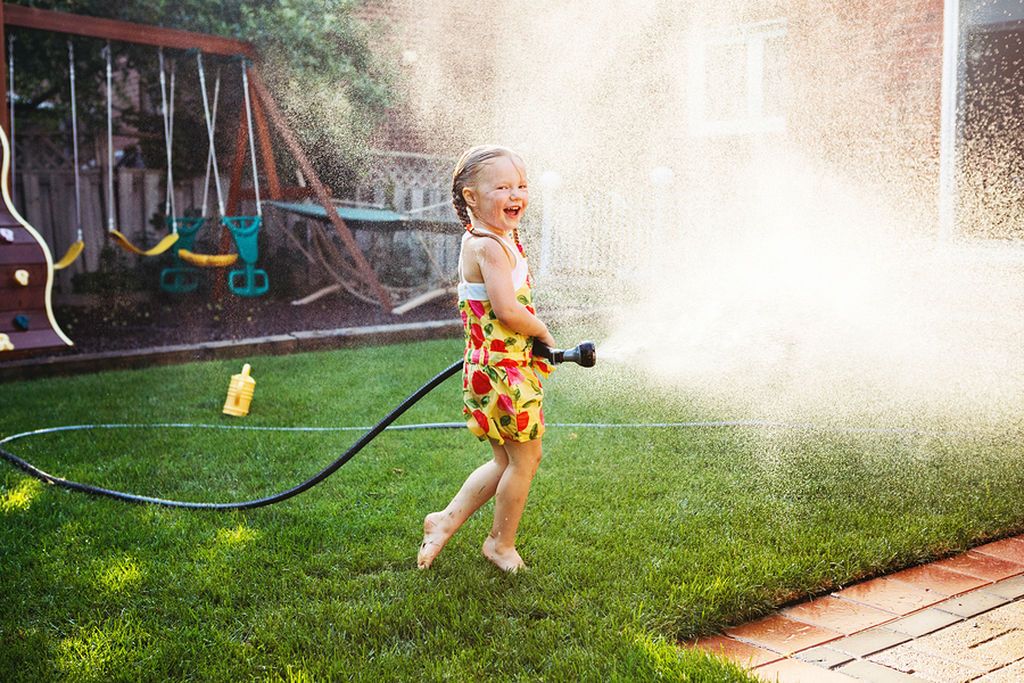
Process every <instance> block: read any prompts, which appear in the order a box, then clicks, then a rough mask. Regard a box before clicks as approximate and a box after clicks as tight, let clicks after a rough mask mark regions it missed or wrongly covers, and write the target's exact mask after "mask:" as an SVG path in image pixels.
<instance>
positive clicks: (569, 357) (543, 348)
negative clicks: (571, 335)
mask: <svg viewBox="0 0 1024 683" xmlns="http://www.w3.org/2000/svg"><path fill="white" fill-rule="evenodd" d="M533 355H535V356H538V357H540V358H544V359H546V360H548V361H550V362H551V364H552V365H558V364H559V363H564V362H565V361H569V362H571V363H576V364H578V365H582V366H583V367H585V368H592V367H594V364H595V363H597V348H596V347H595V346H594V342H592V341H585V342H582V343H580V344H579V345H577V346H575V347H573V348H571V349H553V348H551V347H550V346H548V345H547V344H545V343H544V342H542V341H540V340H539V339H534V340H533Z"/></svg>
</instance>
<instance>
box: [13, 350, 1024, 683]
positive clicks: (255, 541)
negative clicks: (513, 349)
mask: <svg viewBox="0 0 1024 683" xmlns="http://www.w3.org/2000/svg"><path fill="white" fill-rule="evenodd" d="M459 353H460V345H459V342H457V341H450V340H443V341H433V342H424V343H416V344H405V345H396V346H385V347H379V348H363V349H348V350H342V351H334V352H322V353H308V354H299V355H293V356H287V357H257V358H252V359H249V360H250V362H251V363H252V365H253V373H254V376H255V377H256V379H257V388H256V398H255V400H254V403H253V411H252V414H251V415H250V416H249V417H247V418H242V419H232V418H227V417H225V416H221V415H220V406H221V405H222V403H223V400H224V391H225V389H226V386H227V382H228V377H229V376H230V375H231V374H233V373H235V372H238V369H239V367H240V365H241V364H240V363H237V362H211V363H201V364H200V363H197V364H191V365H181V366H173V367H161V368H153V369H149V370H144V371H131V372H108V373H102V374H95V375H89V376H79V377H72V378H59V379H43V380H38V381H32V382H20V383H11V384H5V385H3V387H2V388H3V392H4V402H3V403H4V407H5V409H4V411H3V414H2V415H0V434H2V435H9V434H12V433H16V432H21V431H25V430H29V429H36V428H42V427H50V426H57V425H67V424H88V423H107V422H117V423H121V422H124V423H133V424H134V423H141V424H149V423H157V422H181V423H203V424H223V425H250V426H310V427H332V426H339V425H369V424H372V423H374V422H376V421H377V420H378V419H379V418H380V417H382V416H383V415H384V414H385V413H386V412H387V411H388V410H389V409H390V408H391V407H392V406H393V405H395V404H396V403H398V402H399V401H400V400H401V399H402V398H404V397H405V396H407V395H408V394H410V393H412V391H413V390H415V389H416V388H417V387H419V386H420V385H421V384H422V383H424V382H425V381H426V380H428V379H429V378H430V377H432V376H433V375H434V374H435V373H437V372H438V371H440V370H441V369H443V368H444V367H446V366H447V365H448V364H450V363H451V362H452V361H453V360H454V359H456V358H457V357H458V355H459ZM548 389H549V400H548V404H547V408H546V410H545V413H546V415H547V417H548V419H549V421H551V422H619V423H625V422H629V423H633V422H659V421H684V420H718V419H724V418H734V417H751V416H750V415H735V414H730V413H729V409H728V406H722V405H720V404H711V403H710V402H706V401H701V400H698V399H699V397H695V396H690V395H687V394H686V393H685V392H681V391H678V390H672V389H671V388H670V387H660V388H656V387H652V386H649V383H648V381H647V380H646V379H645V377H644V376H643V374H642V373H639V372H636V371H635V370H633V369H632V368H630V367H629V366H616V365H614V364H604V365H602V364H601V363H600V362H599V365H598V367H596V368H594V369H592V370H584V369H581V368H578V367H576V366H569V367H565V368H561V369H560V370H559V371H558V373H557V374H556V375H555V377H553V378H552V380H551V381H550V382H549V384H548ZM458 394H459V385H458V380H457V379H452V380H449V381H448V382H446V383H445V384H444V385H442V386H441V387H440V388H439V389H437V390H436V391H435V392H433V393H432V394H431V395H429V396H428V397H427V398H425V399H424V400H423V401H421V402H420V403H419V404H417V405H416V406H415V407H414V408H413V409H412V410H410V412H409V413H407V414H406V416H404V417H403V418H402V420H401V422H405V423H411V422H435V421H452V420H457V419H459V414H458V405H459V404H458ZM1020 425H1021V420H1020V419H1019V416H1017V417H1016V419H1015V422H1014V424H1007V425H1003V426H1001V427H999V428H988V429H985V430H984V431H978V432H962V433H957V434H939V433H932V432H920V433H918V432H900V433H888V432H864V431H842V430H818V429H784V428H769V427H756V428H755V427H703V428H672V427H665V428H646V429H633V428H630V429H617V430H612V429H595V428H589V427H561V428H560V427H552V428H551V429H550V430H549V432H548V435H547V436H546V437H545V459H544V462H543V464H542V465H541V469H540V472H539V474H538V476H537V479H536V481H535V484H534V487H533V490H532V493H531V498H530V502H529V505H528V506H527V510H526V515H525V517H524V520H523V523H522V527H521V532H520V543H519V546H520V551H521V553H522V555H523V557H524V558H525V559H526V561H527V563H528V564H529V565H530V566H531V569H530V570H529V571H528V572H525V573H522V574H519V575H514V576H513V575H502V574H500V573H499V572H498V571H497V570H496V569H495V568H494V567H493V566H492V565H490V564H489V563H488V562H487V561H486V560H484V559H483V557H482V556H481V555H480V553H479V546H480V544H481V543H482V541H483V539H484V537H485V535H486V533H487V529H488V527H489V516H490V511H491V506H490V505H488V506H486V507H485V508H484V509H483V510H482V511H481V513H478V514H477V515H476V516H474V517H473V518H472V519H471V520H470V521H469V522H468V523H467V525H466V527H465V528H464V529H463V530H462V531H461V532H460V533H459V534H458V535H456V537H455V538H454V539H453V540H452V542H451V543H449V545H448V547H447V548H446V549H445V551H444V552H443V553H442V554H441V556H440V558H439V559H438V560H437V562H436V563H435V565H434V568H433V569H431V570H430V571H427V572H421V571H418V570H417V569H416V563H415V556H416V550H417V546H418V544H419V541H420V534H421V520H422V518H423V515H424V514H425V513H427V512H429V511H431V510H436V509H439V508H441V507H443V506H444V504H445V503H446V502H447V501H448V499H449V498H450V496H451V495H452V494H453V493H454V492H455V490H456V489H457V488H458V486H459V485H460V484H461V482H462V480H463V478H464V477H465V476H466V474H467V473H468V472H469V471H470V470H471V469H472V468H473V467H474V466H475V465H476V464H478V463H480V462H481V461H482V459H483V458H484V457H485V453H486V451H487V449H486V447H484V446H482V445H481V444H479V443H478V442H477V441H476V440H475V439H473V438H472V437H471V436H470V435H469V434H468V432H467V431H465V430H431V431H391V432H386V433H384V434H383V435H382V436H380V437H379V438H378V439H377V440H376V441H374V442H373V443H372V444H371V445H370V446H368V447H367V448H366V449H365V450H364V451H363V452H362V453H360V454H359V455H358V456H357V457H356V458H355V459H354V460H353V461H352V462H351V463H349V464H348V465H346V466H345V467H343V468H342V469H341V470H340V471H338V472H337V473H336V474H335V475H334V476H332V477H331V478H329V479H328V480H327V481H326V482H324V483H323V484H321V485H320V486H318V487H315V488H314V489H312V490H311V491H309V492H307V493H305V494H303V495H301V496H299V497H297V498H293V499H291V500H289V501H287V502H284V503H282V504H280V505H276V506H271V507H267V508H261V509H258V510H253V511H248V512H230V513H224V512H210V511H184V510H170V509H163V508H157V507H152V506H137V505H128V504H124V503H120V502H117V501H113V500H107V499H98V498H92V497H88V496H85V495H82V494H79V493H73V492H67V491H63V490H60V489H56V488H53V487H47V486H45V485H42V484H40V483H38V482H36V481H35V480H33V479H30V478H28V477H26V476H25V475H24V474H22V473H21V472H20V471H19V470H16V469H15V468H13V467H11V466H9V465H7V464H6V463H5V464H3V465H2V469H0V516H2V518H3V523H2V525H0V575H2V576H3V584H4V585H3V590H2V591H0V679H3V680H5V681H16V680H25V681H39V680H53V679H70V680H104V681H106V680H131V681H136V680H167V679H173V680H204V681H206V680H225V681H227V680H248V679H256V680H339V679H349V678H350V679H355V680H367V681H377V680H421V679H423V680H438V679H450V680H516V679H522V680H538V679H546V680H602V681H603V680H651V679H657V678H665V679H669V680H680V679H681V680H694V681H720V680H722V681H724V680H747V679H746V678H745V676H744V674H742V672H740V671H739V670H738V669H736V668H735V667H733V666H732V665H729V664H726V663H724V662H721V661H719V660H717V659H714V658H711V657H708V656H706V655H703V654H701V653H698V652H692V651H689V650H687V649H685V648H680V647H679V644H680V643H681V642H683V641H686V640H688V639H690V638H693V637H695V636H698V635H702V634H708V633H712V632H714V631H716V630H718V629H720V628H722V627H725V626H728V625H730V624H736V623H739V622H742V621H745V620H747V619H750V618H753V617H756V616H758V615H760V614H764V613H766V612H768V611H770V610H772V609H774V608H776V607H778V606H779V605H782V604H785V603H786V602H788V601H792V600H795V599H799V598H804V597H807V596H809V595H815V594H821V593H823V592H827V591H829V590H831V589H835V588H836V587H838V586H842V585H848V584H849V583H851V582H854V581H856V580H858V579H861V578H864V577H866V576H871V575H875V574H878V573H881V572H884V571H889V570H893V569H896V568H899V567H903V566H906V565H908V564H912V563H915V562H918V561H921V560H924V559H928V558H932V557H936V556H939V555H943V554H946V553H949V552H952V551H955V550H961V549H963V548H965V547H968V546H970V545H974V544H976V543H980V542H982V541H984V540H988V539H992V538H996V537H999V536H1002V535H1006V534H1007V533H1010V532H1013V531H1020V530H1021V529H1024V512H1022V510H1021V508H1020V504H1019V501H1020V491H1021V489H1022V487H1024V467H1022V464H1024V462H1022V461H1024V452H1022V448H1021V446H1020V445H1019V444H1020V443H1021V442H1022V439H1021V437H1022V434H1021V427H1020ZM356 438H358V433H353V432H340V431H321V432H276V431H236V430H230V431H229V430H212V429H170V428H161V429H104V430H89V431H72V432H59V433H53V434H47V435H41V436H36V437H32V438H30V439H25V440H20V441H15V442H13V443H11V444H9V445H8V446H7V448H8V449H9V450H11V451H12V452H14V453H16V454H18V455H20V456H22V457H24V458H26V459H27V460H30V461H32V462H34V463H36V464H37V465H38V466H40V467H42V468H43V469H45V470H47V471H50V472H52V473H54V474H58V475H61V476H64V477H67V478H70V479H76V480H80V481H87V482H90V483H94V484H98V485H102V486H107V487H110V488H114V489H121V490H128V491H131V492H134V493H141V494H146V495H155V496H161V497H167V498H181V499H187V500H204V501H222V500H240V499H244V498H252V497H258V496H263V495H267V494H270V493H273V492H275V491H278V490H281V489H284V488H287V487H289V486H291V485H293V484H295V483H297V482H298V481H300V480H302V479H305V478H306V477H308V476H311V475H312V474H313V473H315V472H317V471H318V470H319V469H321V468H322V467H323V466H324V465H326V464H327V463H328V462H330V461H331V460H332V459H333V458H334V457H336V456H337V455H338V454H340V453H341V452H342V451H343V450H344V449H345V447H346V446H347V445H348V444H350V443H352V442H354V441H355V439H356Z"/></svg>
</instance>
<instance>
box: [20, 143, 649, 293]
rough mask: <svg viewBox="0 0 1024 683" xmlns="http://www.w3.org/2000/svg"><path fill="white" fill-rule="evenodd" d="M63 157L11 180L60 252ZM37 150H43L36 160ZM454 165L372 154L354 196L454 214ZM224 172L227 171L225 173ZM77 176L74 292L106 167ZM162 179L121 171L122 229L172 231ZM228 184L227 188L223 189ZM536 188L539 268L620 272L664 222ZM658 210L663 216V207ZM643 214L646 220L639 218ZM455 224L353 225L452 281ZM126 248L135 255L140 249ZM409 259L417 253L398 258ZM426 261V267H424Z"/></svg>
mask: <svg viewBox="0 0 1024 683" xmlns="http://www.w3.org/2000/svg"><path fill="white" fill-rule="evenodd" d="M26 151H28V150H26ZM59 156H60V155H59V154H58V155H56V156H55V155H53V154H50V155H47V161H46V163H32V164H24V165H22V167H20V168H17V169H16V174H15V188H14V189H15V191H14V202H15V207H16V208H17V209H18V211H19V212H21V214H22V215H23V216H24V217H25V218H26V220H28V221H29V223H31V224H32V225H33V226H34V227H35V228H36V229H37V230H38V231H39V232H40V234H41V235H42V236H43V238H44V239H45V240H46V243H47V244H48V245H49V246H50V250H51V252H52V253H53V257H54V259H55V260H56V259H59V258H60V257H61V256H62V255H63V254H64V252H65V251H66V250H67V248H68V247H69V246H70V245H71V244H72V243H73V242H74V241H75V239H76V238H77V229H76V220H75V185H74V174H73V172H72V171H71V169H70V168H67V166H63V167H61V166H60V159H58V158H57V157H59ZM49 157H53V158H52V159H50V158H49ZM40 158H41V156H40V155H39V154H38V153H37V155H36V157H35V159H34V161H38V160H39V159H40ZM451 164H452V161H451V160H450V159H447V158H442V157H436V156H429V155H424V154H414V153H403V152H378V153H375V155H374V157H373V159H372V161H371V164H370V171H369V173H368V174H367V176H366V178H365V179H364V181H363V182H362V183H361V184H360V186H359V187H358V188H357V190H356V193H355V195H356V196H355V198H354V199H355V200H356V201H357V202H359V203H362V204H365V205H369V206H377V207H383V208H391V209H394V210H396V211H398V212H400V213H409V214H412V215H415V216H419V217H422V218H424V219H430V220H453V219H454V211H453V210H452V208H451V203H450V201H451ZM26 166H27V167H26ZM227 177H228V176H227V174H226V173H223V172H222V174H221V178H222V181H223V180H226V178H227ZM80 179H81V192H80V197H81V213H82V233H83V239H84V242H85V252H84V253H83V255H82V256H81V257H80V258H79V259H78V261H76V262H75V263H74V264H72V265H71V266H70V267H69V268H67V269H65V270H63V271H59V272H58V273H57V277H56V285H57V292H58V293H70V292H72V287H71V284H72V278H73V277H74V275H75V274H77V273H83V272H96V271H97V270H98V269H99V268H100V252H101V250H102V248H103V246H104V245H105V244H107V243H108V242H107V240H106V237H105V234H106V231H107V191H106V177H105V174H104V172H103V171H101V170H100V169H98V168H90V169H86V170H83V171H82V172H81V174H80ZM165 182H166V173H165V171H163V170H155V169H132V168H125V169H118V170H117V171H116V175H115V200H114V202H115V228H117V229H118V230H120V231H121V232H122V233H124V234H125V235H126V236H127V237H128V238H129V239H130V240H131V241H132V242H134V243H135V244H138V245H145V246H150V245H152V244H154V243H156V242H157V241H158V240H159V238H160V237H161V236H163V235H164V234H165V231H166V228H165V227H164V226H163V225H160V226H156V225H153V219H154V216H155V215H162V214H163V212H164V193H165V190H164V187H165ZM228 189H229V188H227V187H225V188H224V193H225V196H227V192H228ZM567 190H568V191H567ZM532 195H533V201H534V203H535V204H537V205H538V206H537V208H536V209H535V210H533V211H531V213H532V214H533V215H532V216H531V217H530V219H529V220H528V223H527V228H526V233H527V239H528V240H529V244H528V247H529V249H530V255H531V257H533V258H532V259H531V260H532V270H533V271H534V272H535V274H537V275H539V276H541V277H547V276H552V277H556V278H557V277H561V276H566V277H570V278H572V277H578V276H580V275H582V274H583V273H591V274H599V275H616V274H619V273H621V272H625V271H629V270H632V269H635V268H637V267H642V266H643V260H644V258H645V255H646V254H647V253H648V248H649V247H650V245H648V244H647V241H648V240H649V239H650V238H651V235H652V233H658V232H659V231H660V228H659V226H658V225H657V220H656V218H655V216H649V217H642V216H641V215H640V214H645V205H646V211H650V210H651V209H653V206H652V205H651V202H649V201H648V202H641V203H640V209H641V210H639V211H638V207H637V205H636V204H635V203H634V204H632V205H631V204H629V203H627V202H626V201H625V200H624V199H623V198H622V197H619V196H618V195H614V193H612V194H611V195H609V194H607V193H605V194H604V195H603V196H601V197H596V196H589V195H587V194H586V193H585V192H574V191H571V190H569V188H562V189H560V190H558V189H555V190H553V189H550V188H545V187H543V186H541V183H536V184H535V185H534V191H533V193H532ZM202 204H203V179H202V178H197V179H194V180H189V181H186V182H183V183H178V184H176V187H175V205H176V207H177V213H178V214H179V215H180V214H183V213H184V212H185V211H187V210H197V211H198V210H201V208H202ZM246 204H247V205H246ZM242 210H243V212H245V211H254V210H255V209H254V206H253V205H252V203H251V202H244V203H243V207H242ZM654 213H655V214H661V215H665V214H664V207H660V210H658V211H656V212H654ZM215 214H216V196H215V194H214V192H213V188H212V183H211V188H210V194H209V197H208V211H207V215H215ZM652 219H653V220H652ZM304 220H305V219H303V218H301V217H298V216H295V215H292V214H287V213H285V212H281V211H275V212H274V213H273V220H272V222H271V223H272V224H270V225H268V229H267V230H265V232H264V234H265V238H264V240H265V241H264V242H263V243H264V244H265V245H266V246H267V247H268V248H269V249H271V250H274V249H276V248H278V247H283V248H290V246H291V243H290V240H289V239H286V238H285V236H284V235H282V234H281V233H280V231H281V230H288V231H292V234H293V235H294V236H295V237H297V238H299V239H303V240H307V241H308V240H310V239H311V233H310V231H309V230H308V229H305V228H304V225H305V224H304ZM638 222H639V223H641V224H642V225H644V227H640V226H638ZM638 227H639V228H640V229H638ZM453 228H454V229H453V231H452V233H451V234H450V235H449V234H432V233H424V232H418V231H416V232H414V231H399V232H396V233H389V234H382V233H379V232H374V231H361V230H355V231H354V233H355V238H356V241H357V243H358V244H359V246H360V247H361V248H362V249H363V251H364V254H366V255H367V257H368V258H369V259H370V261H371V264H372V265H374V267H375V268H376V269H378V271H379V270H380V269H381V268H382V267H383V268H385V269H389V268H390V269H394V268H402V267H403V265H407V266H408V268H409V269H410V271H426V270H429V271H431V273H432V274H433V275H432V277H435V278H439V279H444V278H447V279H448V281H449V282H451V281H453V280H454V278H455V273H456V270H457V262H458V253H459V240H460V237H461V234H460V231H459V230H458V229H457V228H455V227H454V226H453ZM262 248H263V247H261V249H262ZM127 257H128V258H129V262H132V261H134V260H135V259H136V258H137V257H134V256H130V255H127ZM402 258H405V259H409V260H410V261H412V262H410V263H408V264H402V263H396V261H400V260H401V259H402ZM427 264H429V268H427V267H425V266H426V265H427ZM295 294H301V293H300V292H296V293H295Z"/></svg>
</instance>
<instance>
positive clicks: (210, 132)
mask: <svg viewBox="0 0 1024 683" xmlns="http://www.w3.org/2000/svg"><path fill="white" fill-rule="evenodd" d="M196 64H197V68H198V73H199V87H200V90H201V93H202V97H203V115H204V117H205V119H206V133H207V138H208V141H209V152H208V154H207V159H206V179H205V181H204V185H203V216H202V217H199V218H193V219H179V220H186V221H190V222H189V223H188V225H187V226H180V227H179V228H178V231H179V232H180V233H181V234H182V237H183V239H185V240H187V242H186V243H183V244H182V248H179V249H178V250H177V252H176V264H175V266H172V267H170V268H166V269H164V271H163V272H162V273H161V283H160V284H161V287H163V289H164V290H166V291H169V292H188V291H192V290H194V289H195V288H196V286H198V277H197V275H198V272H197V270H196V268H195V267H193V266H198V267H200V268H220V267H226V266H230V265H233V264H234V263H235V262H236V261H237V260H238V258H239V257H241V259H242V262H243V263H244V267H242V268H236V269H233V270H231V271H230V272H229V273H228V287H229V288H230V289H231V291H232V292H234V293H235V294H236V295H238V296H243V297H256V296H260V295H262V294H265V293H266V292H267V291H268V290H269V289H270V282H269V277H268V275H267V272H266V271H265V270H263V269H262V268H257V267H256V261H257V259H258V257H259V246H258V242H257V239H258V237H259V230H260V227H261V225H262V221H263V209H262V205H261V201H260V189H259V176H258V174H257V169H256V147H255V141H254V138H253V131H252V105H251V102H250V97H249V80H248V74H247V70H248V63H247V62H246V60H244V59H243V60H242V91H243V94H244V99H245V115H246V121H247V123H248V131H249V152H250V156H251V158H252V175H253V189H254V191H255V199H256V214H257V215H255V216H226V215H225V213H226V212H225V209H224V195H223V191H222V190H221V184H220V172H219V170H218V167H217V151H216V147H215V145H214V132H215V126H216V119H217V103H218V99H219V96H220V72H219V70H218V73H217V78H216V81H215V82H214V95H213V112H212V114H211V111H210V103H209V98H208V94H207V88H206V71H205V68H204V66H203V56H202V53H201V52H197V53H196ZM168 154H170V152H169V151H168ZM211 168H212V169H213V179H214V188H215V189H216V192H217V209H218V215H219V217H220V224H221V225H223V226H224V227H226V228H227V229H228V230H229V231H230V232H231V235H232V237H233V238H234V241H235V248H236V249H237V252H238V253H236V254H197V253H194V252H192V251H191V247H192V246H193V243H194V241H195V236H196V233H197V232H198V230H199V229H200V228H201V227H202V225H203V224H204V223H205V222H206V207H207V199H208V194H207V193H208V188H209V183H210V169H211ZM186 264H190V265H186Z"/></svg>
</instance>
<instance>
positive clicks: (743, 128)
mask: <svg viewBox="0 0 1024 683" xmlns="http://www.w3.org/2000/svg"><path fill="white" fill-rule="evenodd" d="M787 29H788V26H787V21H786V19H771V20H768V21H761V22H757V23H752V24H735V25H731V26H723V27H721V28H717V29H714V30H712V31H711V32H709V33H706V34H703V35H694V36H692V37H691V40H690V48H689V59H688V60H687V74H688V79H687V93H688V97H687V112H688V117H687V118H688V125H689V131H690V133H691V134H692V135H695V136H698V137H712V136H720V135H750V134H759V133H777V132H782V131H785V130H786V116H785V114H780V115H775V116H768V115H765V113H764V105H765V101H764V98H765V80H766V78H765V61H764V59H765V45H766V44H767V42H768V41H769V40H771V39H773V38H782V39H785V37H786V35H787V33H788V31H787ZM721 45H743V46H744V47H745V48H746V49H745V51H744V52H745V55H746V63H745V65H744V69H745V82H746V93H745V95H746V97H745V99H746V115H745V116H742V117H737V118H730V119H713V118H709V117H708V115H707V110H708V103H709V98H708V78H707V54H708V48H710V47H714V46H721ZM783 77H785V76H783Z"/></svg>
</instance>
